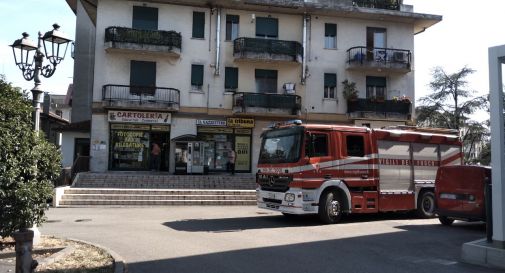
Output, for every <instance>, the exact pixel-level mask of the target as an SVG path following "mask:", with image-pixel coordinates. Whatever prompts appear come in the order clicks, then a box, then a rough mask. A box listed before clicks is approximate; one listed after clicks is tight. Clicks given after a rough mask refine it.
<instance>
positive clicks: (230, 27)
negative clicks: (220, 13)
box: [226, 14, 239, 41]
mask: <svg viewBox="0 0 505 273" xmlns="http://www.w3.org/2000/svg"><path fill="white" fill-rule="evenodd" d="M238 18H239V17H238V15H230V14H228V15H226V41H233V40H235V39H237V38H238Z"/></svg>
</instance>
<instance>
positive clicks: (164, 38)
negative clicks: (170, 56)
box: [105, 27, 182, 50]
mask: <svg viewBox="0 0 505 273" xmlns="http://www.w3.org/2000/svg"><path fill="white" fill-rule="evenodd" d="M105 42H119V43H135V44H147V45H158V46H167V47H169V48H170V49H172V48H178V49H179V50H180V49H181V42H182V37H181V34H180V33H177V32H175V31H165V30H142V29H133V28H126V27H108V28H106V29H105Z"/></svg>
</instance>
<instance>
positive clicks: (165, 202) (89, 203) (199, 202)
mask: <svg viewBox="0 0 505 273" xmlns="http://www.w3.org/2000/svg"><path fill="white" fill-rule="evenodd" d="M60 205H61V206H255V205H256V200H254V201H252V200H251V201H245V200H62V201H61V202H60Z"/></svg>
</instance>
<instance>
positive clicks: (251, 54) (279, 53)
mask: <svg viewBox="0 0 505 273" xmlns="http://www.w3.org/2000/svg"><path fill="white" fill-rule="evenodd" d="M302 53H303V47H302V45H301V44H300V43H299V42H296V41H281V40H273V39H263V38H244V37H242V38H237V39H235V41H233V57H235V60H249V61H264V62H292V63H301V62H302Z"/></svg>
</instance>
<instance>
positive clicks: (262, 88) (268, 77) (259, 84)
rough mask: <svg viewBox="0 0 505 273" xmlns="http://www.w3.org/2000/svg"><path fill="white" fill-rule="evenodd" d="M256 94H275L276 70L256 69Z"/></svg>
mask: <svg viewBox="0 0 505 273" xmlns="http://www.w3.org/2000/svg"><path fill="white" fill-rule="evenodd" d="M254 72H255V73H254V74H255V78H256V92H258V93H277V70H264V69H256V70H255V71H254Z"/></svg>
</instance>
